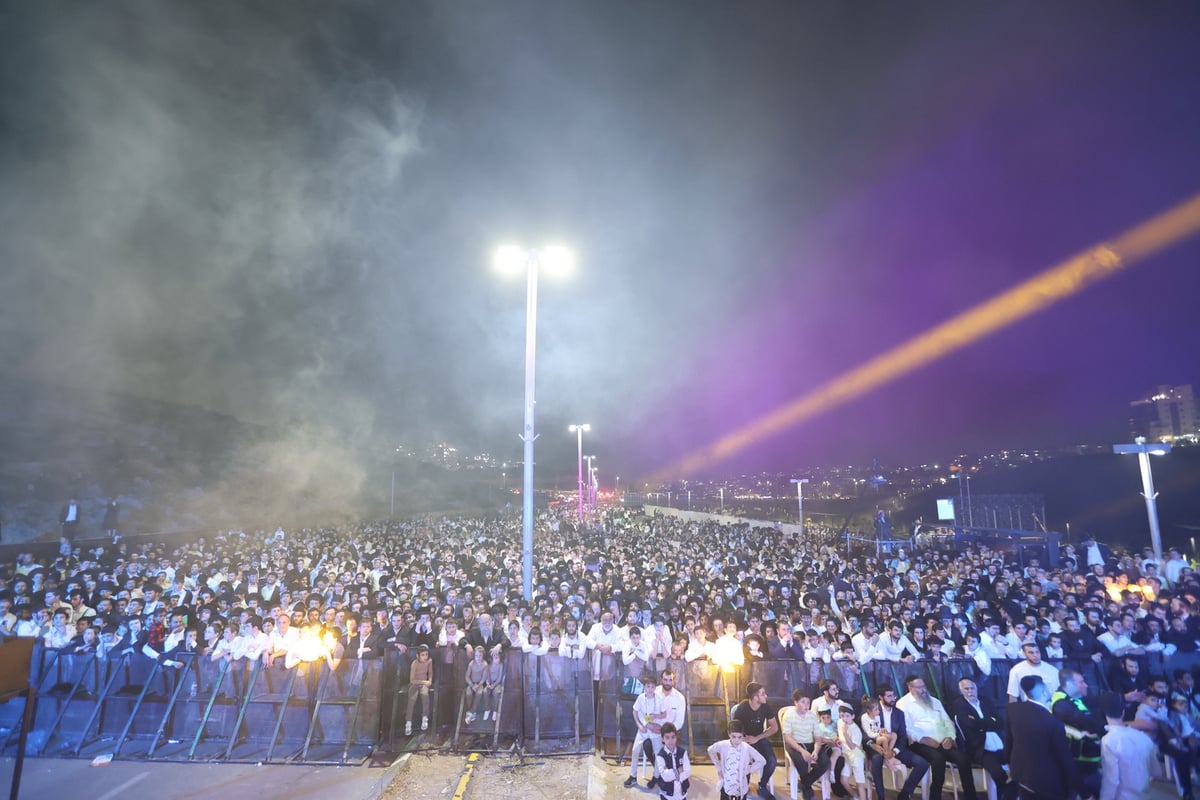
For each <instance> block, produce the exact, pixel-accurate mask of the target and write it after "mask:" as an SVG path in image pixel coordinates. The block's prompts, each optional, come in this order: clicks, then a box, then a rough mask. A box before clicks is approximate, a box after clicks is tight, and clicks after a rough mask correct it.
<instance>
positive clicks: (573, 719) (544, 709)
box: [524, 653, 595, 753]
mask: <svg viewBox="0 0 1200 800" xmlns="http://www.w3.org/2000/svg"><path fill="white" fill-rule="evenodd" d="M524 717H525V745H526V749H529V750H533V751H536V752H542V753H552V752H557V753H567V752H571V753H585V752H591V750H592V747H593V744H592V740H593V736H594V734H595V715H594V711H593V707H592V676H591V674H590V673H589V672H588V669H587V662H586V660H580V659H575V658H564V657H562V656H559V655H558V654H556V653H548V654H546V655H543V656H535V655H532V654H531V655H527V656H526V657H525V708H524Z"/></svg>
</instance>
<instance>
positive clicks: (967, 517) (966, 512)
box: [954, 470, 987, 527]
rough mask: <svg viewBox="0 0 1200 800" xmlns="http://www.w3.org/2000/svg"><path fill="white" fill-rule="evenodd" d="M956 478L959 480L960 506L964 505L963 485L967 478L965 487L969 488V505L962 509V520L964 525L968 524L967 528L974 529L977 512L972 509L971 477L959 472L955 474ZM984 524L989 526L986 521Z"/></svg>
mask: <svg viewBox="0 0 1200 800" xmlns="http://www.w3.org/2000/svg"><path fill="white" fill-rule="evenodd" d="M954 477H955V478H957V479H958V500H959V505H962V499H963V485H964V483H963V478H966V484H965V485H966V487H967V505H966V508H964V509H960V511H961V512H962V520H963V522H964V523H966V526H967V527H973V526H974V525H975V510H974V509H973V508H971V476H970V475H967V474H966V473H965V472H963V471H962V470H959V471H958V472H956V473H954ZM984 524H985V525H986V524H987V522H986V520H985V521H984Z"/></svg>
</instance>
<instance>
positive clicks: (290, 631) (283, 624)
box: [266, 614, 300, 667]
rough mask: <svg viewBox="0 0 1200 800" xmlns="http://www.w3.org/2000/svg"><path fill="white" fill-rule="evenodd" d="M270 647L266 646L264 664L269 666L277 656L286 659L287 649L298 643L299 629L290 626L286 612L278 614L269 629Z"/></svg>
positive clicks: (290, 622)
mask: <svg viewBox="0 0 1200 800" xmlns="http://www.w3.org/2000/svg"><path fill="white" fill-rule="evenodd" d="M270 642H271V644H270V647H268V648H267V657H266V664H267V666H268V667H269V666H271V664H273V663H274V661H275V659H277V658H284V659H286V657H287V654H288V651H289V650H291V649H293V648H294V647H295V646H296V645H298V644H299V643H300V631H298V630H296V629H295V628H293V627H292V621H291V619H289V618H288V615H287V614H280V615H279V619H277V620H276V621H275V629H274V630H273V631H271V635H270Z"/></svg>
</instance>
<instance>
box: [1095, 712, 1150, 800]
mask: <svg viewBox="0 0 1200 800" xmlns="http://www.w3.org/2000/svg"><path fill="white" fill-rule="evenodd" d="M1100 770H1101V772H1102V776H1103V782H1102V784H1101V787H1100V800H1141V799H1142V798H1143V797H1145V796H1146V790H1147V789H1148V788H1149V786H1150V776H1151V775H1153V774H1155V773H1157V772H1158V760H1157V759H1156V758H1155V756H1154V742H1153V741H1152V740H1151V739H1150V737H1149V736H1147V735H1146V734H1144V733H1142V732H1141V731H1139V730H1137V729H1135V728H1127V727H1125V726H1124V725H1121V726H1118V727H1115V728H1109V729H1108V733H1106V734H1104V738H1103V739H1101V740H1100Z"/></svg>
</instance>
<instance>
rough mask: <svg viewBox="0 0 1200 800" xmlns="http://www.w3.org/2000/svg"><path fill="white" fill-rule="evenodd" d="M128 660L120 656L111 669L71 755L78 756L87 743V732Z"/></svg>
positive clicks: (98, 716) (98, 715)
mask: <svg viewBox="0 0 1200 800" xmlns="http://www.w3.org/2000/svg"><path fill="white" fill-rule="evenodd" d="M128 658H129V656H128V655H123V656H121V660H120V661H118V662H117V663H116V665H114V666H113V667H112V669H111V672H110V674H109V676H108V680H107V681H105V682H104V688H103V690H102V691H101V692H100V696H99V697H97V698H96V707H95V708H93V709H92V713H91V714H90V715H88V718H87V722H85V723H84V725H83V730H81V731H80V732H79V741H78V742H76V743H75V749H74V750H72V751H71V752H72V755H79V751H80V750H82V749H83V745H84V743H85V742H87V737H88V732H89V731H91V729H92V726H93V725H95V724H96V721H97V720H98V719H99V718H100V712H101V710H102V709H103V708H104V701H105V700H107V699H108V696H109V694H111V693H112V688H113V686H114V685H115V684H116V682H117V679H118V678H119V677H121V670H122V669H123V668H124V666H125V662H126V661H127V660H128Z"/></svg>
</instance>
